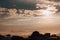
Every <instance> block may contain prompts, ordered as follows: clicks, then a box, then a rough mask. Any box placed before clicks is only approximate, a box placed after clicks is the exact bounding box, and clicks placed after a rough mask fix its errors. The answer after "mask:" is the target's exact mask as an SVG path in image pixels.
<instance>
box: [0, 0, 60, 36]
mask: <svg viewBox="0 0 60 40" xmlns="http://www.w3.org/2000/svg"><path fill="white" fill-rule="evenodd" d="M59 30H60V0H0V33H2V34H6V33H11V34H14V33H16V32H18V33H21V34H22V35H26V34H25V33H27V35H28V34H29V33H30V32H33V31H39V32H41V33H46V32H50V33H60V31H59Z"/></svg>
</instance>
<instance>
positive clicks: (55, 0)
mask: <svg viewBox="0 0 60 40" xmlns="http://www.w3.org/2000/svg"><path fill="white" fill-rule="evenodd" d="M49 1H54V2H60V0H49Z"/></svg>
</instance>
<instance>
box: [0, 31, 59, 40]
mask: <svg viewBox="0 0 60 40" xmlns="http://www.w3.org/2000/svg"><path fill="white" fill-rule="evenodd" d="M0 40H60V36H57V35H56V34H53V35H50V33H45V34H40V33H39V32H38V31H34V32H33V33H32V34H31V35H30V36H28V37H27V38H23V37H21V36H15V35H14V36H11V35H10V34H7V35H6V36H3V35H0Z"/></svg>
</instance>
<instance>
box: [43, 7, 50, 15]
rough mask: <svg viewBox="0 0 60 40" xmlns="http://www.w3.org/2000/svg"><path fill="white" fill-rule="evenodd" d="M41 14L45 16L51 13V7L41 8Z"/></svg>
mask: <svg viewBox="0 0 60 40" xmlns="http://www.w3.org/2000/svg"><path fill="white" fill-rule="evenodd" d="M42 14H43V15H45V16H49V15H51V9H50V8H49V7H48V8H47V9H46V10H43V12H42Z"/></svg>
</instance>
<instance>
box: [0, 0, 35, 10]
mask: <svg viewBox="0 0 60 40" xmlns="http://www.w3.org/2000/svg"><path fill="white" fill-rule="evenodd" d="M0 6H1V7H4V8H17V9H28V10H30V9H31V10H34V9H35V8H36V5H35V3H34V2H33V0H3V1H2V0H0Z"/></svg>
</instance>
